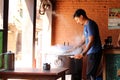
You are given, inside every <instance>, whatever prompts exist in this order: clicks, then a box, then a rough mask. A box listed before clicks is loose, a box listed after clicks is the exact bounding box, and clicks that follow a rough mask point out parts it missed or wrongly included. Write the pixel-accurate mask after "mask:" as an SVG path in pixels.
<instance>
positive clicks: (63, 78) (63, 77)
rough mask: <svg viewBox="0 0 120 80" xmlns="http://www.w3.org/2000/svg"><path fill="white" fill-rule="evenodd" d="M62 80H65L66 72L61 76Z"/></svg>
mask: <svg viewBox="0 0 120 80" xmlns="http://www.w3.org/2000/svg"><path fill="white" fill-rule="evenodd" d="M61 79H62V80H65V72H64V73H63V75H62V76H61Z"/></svg>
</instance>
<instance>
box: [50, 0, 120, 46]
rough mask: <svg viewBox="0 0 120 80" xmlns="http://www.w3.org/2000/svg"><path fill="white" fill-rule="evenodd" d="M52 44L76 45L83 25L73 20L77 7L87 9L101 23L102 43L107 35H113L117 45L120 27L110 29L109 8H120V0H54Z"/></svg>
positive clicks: (88, 13) (114, 43)
mask: <svg viewBox="0 0 120 80" xmlns="http://www.w3.org/2000/svg"><path fill="white" fill-rule="evenodd" d="M54 1H56V2H55V4H54V6H53V27H52V29H53V30H52V31H53V32H52V44H53V45H54V44H63V43H64V42H66V43H68V42H69V44H70V45H74V44H75V43H77V42H78V41H79V39H80V36H81V33H82V30H83V27H82V26H80V25H78V24H76V23H75V21H74V20H73V13H74V11H75V10H76V9H77V8H83V9H85V10H86V12H87V15H88V17H89V18H91V19H93V20H95V21H96V22H97V24H98V25H99V30H100V36H101V40H102V44H104V39H105V38H107V36H112V37H113V45H116V42H117V38H118V34H119V33H120V29H116V30H108V9H109V8H120V0H54Z"/></svg>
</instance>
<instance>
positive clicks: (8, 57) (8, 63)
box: [4, 51, 15, 70]
mask: <svg viewBox="0 0 120 80" xmlns="http://www.w3.org/2000/svg"><path fill="white" fill-rule="evenodd" d="M14 59H15V58H14V53H12V52H11V51H9V52H7V53H4V69H6V70H14Z"/></svg>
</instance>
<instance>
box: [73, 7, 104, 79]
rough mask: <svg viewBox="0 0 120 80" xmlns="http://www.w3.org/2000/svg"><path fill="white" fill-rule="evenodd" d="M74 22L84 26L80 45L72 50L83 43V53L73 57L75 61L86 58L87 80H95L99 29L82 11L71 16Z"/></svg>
mask: <svg viewBox="0 0 120 80" xmlns="http://www.w3.org/2000/svg"><path fill="white" fill-rule="evenodd" d="M73 18H74V20H75V21H76V22H77V23H78V24H81V25H82V26H84V34H83V36H82V39H81V41H80V43H79V44H78V45H77V46H75V47H74V48H73V49H72V50H74V49H76V48H78V47H81V46H82V45H83V44H84V43H85V47H84V49H83V51H82V52H81V53H79V54H76V55H75V56H74V58H75V59H81V58H82V57H84V56H87V72H86V77H87V80H96V72H97V69H98V66H99V64H100V60H101V55H102V47H101V40H100V35H99V29H98V25H97V24H96V22H94V21H93V20H91V19H89V18H88V17H87V15H86V12H85V11H84V10H83V9H78V10H76V11H75V13H74V15H73Z"/></svg>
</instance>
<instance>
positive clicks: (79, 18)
mask: <svg viewBox="0 0 120 80" xmlns="http://www.w3.org/2000/svg"><path fill="white" fill-rule="evenodd" d="M74 20H75V21H76V23H78V24H81V25H83V16H80V17H75V18H74Z"/></svg>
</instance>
